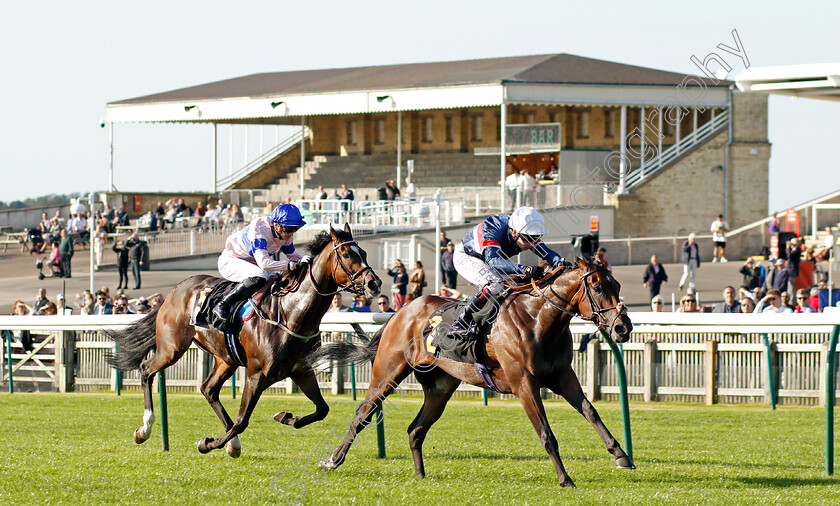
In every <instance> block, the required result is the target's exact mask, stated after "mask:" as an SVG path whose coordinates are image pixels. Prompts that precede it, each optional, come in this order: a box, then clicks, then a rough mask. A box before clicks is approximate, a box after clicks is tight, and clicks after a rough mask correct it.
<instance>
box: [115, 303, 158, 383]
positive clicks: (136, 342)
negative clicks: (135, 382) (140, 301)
mask: <svg viewBox="0 0 840 506" xmlns="http://www.w3.org/2000/svg"><path fill="white" fill-rule="evenodd" d="M159 308H160V306H155V307H154V308H153V309H152V311H151V312H150V313H149V314H147V315H146V316H145V317H143V319H141V320H139V321H137V322H135V323H133V324H131V325H129V326H128V327H127V328H125V329H123V330H107V331H105V333H106V334H107V335H108V337H110V338H111V339H113V341H114V343H116V345H117V347H116V351H115V352H114V353H110V352H109V353H106V354H105V360H106V361H107V362H108V364H110V365H111V367H113V368H115V369H119V370H120V371H133V370H134V369H139V368H140V362H142V361H143V359H144V358H146V355H147V354H148V353H149V350H151V349H152V348H153V347H154V346H155V322H156V321H157V314H158V309H159Z"/></svg>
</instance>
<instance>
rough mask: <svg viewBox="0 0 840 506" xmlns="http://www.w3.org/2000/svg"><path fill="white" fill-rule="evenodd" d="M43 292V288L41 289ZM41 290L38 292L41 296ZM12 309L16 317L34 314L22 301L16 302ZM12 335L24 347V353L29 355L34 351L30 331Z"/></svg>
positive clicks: (16, 331)
mask: <svg viewBox="0 0 840 506" xmlns="http://www.w3.org/2000/svg"><path fill="white" fill-rule="evenodd" d="M41 290H43V288H41ZM41 290H38V293H39V295H40V292H41ZM45 299H46V296H45ZM39 300H40V299H39ZM12 308H13V309H12V314H13V315H15V316H26V315H28V314H31V313H32V309H31V308H29V306H27V305H26V304H25V303H24V302H23V301H22V300H16V301H15V304H14V306H12ZM12 335H13V336H14V338H15V339H17V341H18V342H19V343H20V345H21V346H23V351H25V352H27V353H29V352H30V351H32V350H33V349H34V347H33V346H32V334H30V333H29V331H28V330H15V331H13V332H12Z"/></svg>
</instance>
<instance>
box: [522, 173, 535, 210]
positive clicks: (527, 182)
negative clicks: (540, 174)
mask: <svg viewBox="0 0 840 506" xmlns="http://www.w3.org/2000/svg"><path fill="white" fill-rule="evenodd" d="M519 178H520V182H521V185H522V205H523V206H530V207H535V205H536V202H535V201H536V197H537V180H536V179H534V176H532V175H531V173H530V172H528V171H527V170H521V171H519Z"/></svg>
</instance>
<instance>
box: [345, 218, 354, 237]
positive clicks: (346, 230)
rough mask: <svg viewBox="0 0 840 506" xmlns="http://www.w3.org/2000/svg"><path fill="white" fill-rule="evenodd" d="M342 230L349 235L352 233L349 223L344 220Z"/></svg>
mask: <svg viewBox="0 0 840 506" xmlns="http://www.w3.org/2000/svg"><path fill="white" fill-rule="evenodd" d="M344 231H345V232H347V233H348V234H350V235H352V234H353V233H352V232H350V224H349V223H347V222H346V221H345V222H344Z"/></svg>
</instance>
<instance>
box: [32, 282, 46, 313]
mask: <svg viewBox="0 0 840 506" xmlns="http://www.w3.org/2000/svg"><path fill="white" fill-rule="evenodd" d="M49 301H50V300H49V299H48V298H47V289H46V288H39V289H38V296H37V298H36V299H35V304H34V305H33V306H32V308H30V310H29V314H35V313H37V312H38V311H40V310H41V306H43V305H44V304H46V303H47V302H49Z"/></svg>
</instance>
